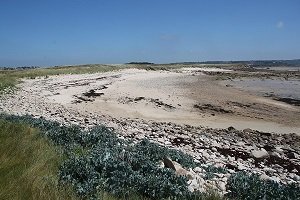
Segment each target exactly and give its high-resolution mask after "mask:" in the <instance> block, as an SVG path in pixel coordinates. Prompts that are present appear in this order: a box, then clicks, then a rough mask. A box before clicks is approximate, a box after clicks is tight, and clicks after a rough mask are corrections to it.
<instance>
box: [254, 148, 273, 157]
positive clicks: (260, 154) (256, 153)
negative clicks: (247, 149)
mask: <svg viewBox="0 0 300 200" xmlns="http://www.w3.org/2000/svg"><path fill="white" fill-rule="evenodd" d="M250 155H251V156H252V157H254V158H257V159H263V158H266V157H268V156H269V153H268V152H267V151H266V150H265V149H264V148H261V149H260V150H252V151H251V153H250Z"/></svg>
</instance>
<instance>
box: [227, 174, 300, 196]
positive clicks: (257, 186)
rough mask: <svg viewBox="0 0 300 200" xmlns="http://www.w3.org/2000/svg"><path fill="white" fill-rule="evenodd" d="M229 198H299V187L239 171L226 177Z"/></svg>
mask: <svg viewBox="0 0 300 200" xmlns="http://www.w3.org/2000/svg"><path fill="white" fill-rule="evenodd" d="M227 188H228V189H229V190H230V191H231V192H230V193H229V194H228V197H229V198H233V199H240V200H259V199H270V200H271V199H272V200H283V199H286V200H294V199H300V187H299V185H297V184H296V183H295V184H288V185H281V184H279V183H277V182H275V181H271V180H261V179H260V178H259V176H258V175H256V174H252V175H249V174H246V173H245V172H240V173H237V174H234V175H232V176H231V177H230V178H229V179H228V183H227Z"/></svg>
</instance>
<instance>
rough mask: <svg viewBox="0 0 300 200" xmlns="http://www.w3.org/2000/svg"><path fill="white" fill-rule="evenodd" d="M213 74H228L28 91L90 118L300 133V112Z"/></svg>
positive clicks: (68, 80) (74, 78) (72, 81)
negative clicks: (242, 88) (94, 115)
mask: <svg viewBox="0 0 300 200" xmlns="http://www.w3.org/2000/svg"><path fill="white" fill-rule="evenodd" d="M207 71H212V72H218V71H220V72H221V71H222V72H223V71H226V69H218V68H182V69H179V70H178V69H177V70H171V71H146V70H138V69H123V70H119V71H115V72H107V73H101V74H82V75H59V76H51V77H49V78H47V79H44V78H41V79H36V80H24V83H23V86H22V87H23V88H24V90H27V91H31V92H32V94H33V95H34V94H38V98H42V99H44V100H45V101H46V102H48V103H53V104H59V105H63V106H64V107H66V108H69V109H73V110H77V111H78V112H81V113H85V114H86V113H91V112H92V113H96V114H99V115H108V116H111V117H113V118H118V119H119V118H129V119H136V118H140V119H145V120H155V121H159V122H173V123H178V124H188V125H193V126H205V127H209V128H228V127H230V126H232V127H235V128H236V129H239V130H243V129H246V128H251V129H255V130H259V131H264V132H274V133H297V134H300V123H299V116H300V109H299V107H297V106H293V105H289V104H286V103H283V102H279V101H276V100H272V99H270V98H267V97H262V96H259V95H256V94H255V92H253V91H247V88H246V89H245V90H241V88H239V87H238V86H236V87H227V86H228V85H227V86H226V84H224V82H222V81H218V80H215V79H214V77H212V76H209V75H205V74H204V73H203V72H207ZM227 71H230V70H227ZM225 83H226V82H225Z"/></svg>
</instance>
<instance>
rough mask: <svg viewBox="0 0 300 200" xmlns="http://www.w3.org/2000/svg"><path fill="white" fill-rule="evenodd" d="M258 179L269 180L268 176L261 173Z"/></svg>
mask: <svg viewBox="0 0 300 200" xmlns="http://www.w3.org/2000/svg"><path fill="white" fill-rule="evenodd" d="M260 179H261V180H270V177H269V176H268V175H266V174H262V175H260Z"/></svg>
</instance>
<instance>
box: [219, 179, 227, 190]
mask: <svg viewBox="0 0 300 200" xmlns="http://www.w3.org/2000/svg"><path fill="white" fill-rule="evenodd" d="M218 188H219V189H220V190H222V191H226V184H225V183H224V182H222V181H220V182H219V183H218Z"/></svg>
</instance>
